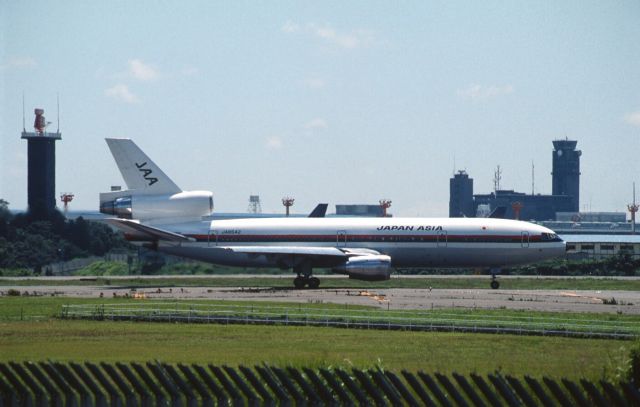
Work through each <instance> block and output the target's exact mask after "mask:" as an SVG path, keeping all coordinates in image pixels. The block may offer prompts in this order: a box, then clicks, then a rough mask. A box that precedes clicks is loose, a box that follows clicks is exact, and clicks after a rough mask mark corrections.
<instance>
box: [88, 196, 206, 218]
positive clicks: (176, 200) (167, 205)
mask: <svg viewBox="0 0 640 407" xmlns="http://www.w3.org/2000/svg"><path fill="white" fill-rule="evenodd" d="M131 192H132V191H123V192H120V193H115V194H114V193H105V194H100V212H101V213H104V214H107V215H115V216H117V217H119V218H124V219H137V220H155V219H180V218H199V217H202V216H207V215H210V214H211V213H212V212H213V194H212V193H211V192H209V191H185V192H180V193H177V194H173V195H134V194H131Z"/></svg>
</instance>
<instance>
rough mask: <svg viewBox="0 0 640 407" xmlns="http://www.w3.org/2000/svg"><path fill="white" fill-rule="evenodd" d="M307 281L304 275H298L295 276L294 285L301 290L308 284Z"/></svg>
mask: <svg viewBox="0 0 640 407" xmlns="http://www.w3.org/2000/svg"><path fill="white" fill-rule="evenodd" d="M306 283H307V282H306V281H305V279H304V278H302V277H296V278H294V279H293V286H294V287H295V288H296V289H298V290H300V289H302V288H304V286H305V285H306Z"/></svg>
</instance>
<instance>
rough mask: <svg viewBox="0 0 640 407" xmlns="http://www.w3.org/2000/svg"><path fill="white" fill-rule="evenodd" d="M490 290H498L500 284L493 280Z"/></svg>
mask: <svg viewBox="0 0 640 407" xmlns="http://www.w3.org/2000/svg"><path fill="white" fill-rule="evenodd" d="M491 288H493V289H494V290H497V289H498V288H500V283H499V282H497V281H496V280H493V281H492V282H491Z"/></svg>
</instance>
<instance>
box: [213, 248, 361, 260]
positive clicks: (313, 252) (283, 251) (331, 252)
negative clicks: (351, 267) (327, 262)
mask: <svg viewBox="0 0 640 407" xmlns="http://www.w3.org/2000/svg"><path fill="white" fill-rule="evenodd" d="M222 248H223V249H227V250H231V251H233V252H235V253H246V254H256V255H261V254H265V255H278V254H280V255H302V256H329V257H339V258H345V259H346V258H347V257H349V255H348V254H347V253H345V252H343V251H342V250H340V249H338V248H336V247H306V246H223V247H222Z"/></svg>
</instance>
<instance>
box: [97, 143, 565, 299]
mask: <svg viewBox="0 0 640 407" xmlns="http://www.w3.org/2000/svg"><path fill="white" fill-rule="evenodd" d="M106 141H107V144H108V146H109V149H110V150H111V153H112V155H113V157H114V159H115V161H116V164H117V166H118V168H119V170H120V172H121V174H122V176H123V178H124V180H125V183H126V184H127V187H128V188H129V189H128V190H125V191H114V192H107V193H101V194H100V211H101V212H102V213H105V214H110V215H116V216H117V217H116V218H108V219H106V222H108V223H109V224H111V225H113V226H114V227H116V228H118V229H120V230H122V231H123V232H124V236H125V238H126V239H127V240H129V241H131V242H133V243H135V244H139V245H143V246H145V247H148V248H151V249H153V250H157V251H160V252H163V253H167V254H171V255H176V256H182V257H186V258H192V259H196V260H200V261H205V262H209V263H213V264H219V265H225V266H236V267H256V268H260V267H270V268H273V267H277V268H280V269H283V270H287V269H291V270H292V271H293V272H294V273H295V274H296V277H295V279H294V280H293V284H294V287H295V288H297V289H302V288H305V287H308V288H312V289H314V288H318V287H319V286H320V280H319V279H318V278H317V277H315V276H313V269H314V268H329V269H331V271H332V272H333V273H337V274H345V275H347V276H349V278H352V279H358V280H364V281H380V280H388V279H389V278H390V277H391V272H392V269H393V268H394V267H402V268H410V267H423V268H424V267H429V268H458V267H473V268H487V269H489V270H490V272H491V283H490V286H491V288H494V289H497V288H499V287H500V284H499V282H498V281H497V279H496V275H497V274H498V273H499V272H500V269H501V268H502V267H508V266H515V265H521V264H528V263H535V262H538V261H542V260H547V259H551V258H554V257H558V256H562V255H564V253H565V242H564V241H563V240H562V239H561V238H560V237H558V235H556V234H555V233H554V232H553V231H552V230H551V229H548V228H545V227H543V226H540V225H536V224H532V223H529V222H523V221H516V220H508V219H498V218H355V217H353V218H342V217H341V218H338V217H335V218H317V217H308V218H292V217H289V218H253V219H252V218H249V219H229V220H215V219H214V220H210V219H207V217H208V216H211V213H212V211H213V194H212V193H211V192H209V191H183V190H182V189H180V188H179V187H178V186H177V185H176V184H175V183H174V182H173V181H172V180H171V179H170V178H169V177H168V176H167V175H166V174H165V173H164V172H163V171H162V170H161V169H160V168H159V167H158V166H157V165H156V164H155V163H154V162H153V161H152V160H151V159H150V158H149V157H148V156H147V155H146V154H145V153H144V152H143V151H142V150H141V149H140V148H139V147H138V146H137V145H136V144H135V143H134V142H133V141H132V140H130V139H106ZM325 210H326V208H325Z"/></svg>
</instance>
